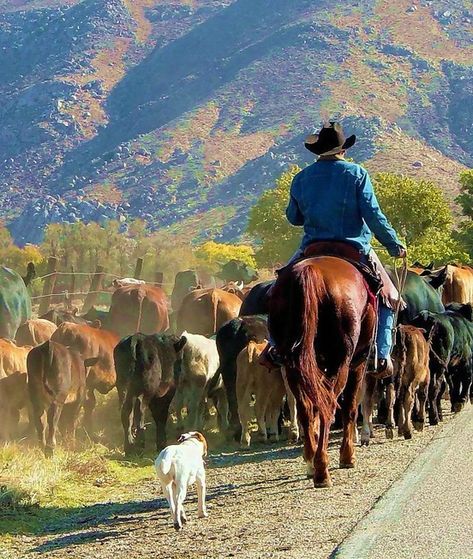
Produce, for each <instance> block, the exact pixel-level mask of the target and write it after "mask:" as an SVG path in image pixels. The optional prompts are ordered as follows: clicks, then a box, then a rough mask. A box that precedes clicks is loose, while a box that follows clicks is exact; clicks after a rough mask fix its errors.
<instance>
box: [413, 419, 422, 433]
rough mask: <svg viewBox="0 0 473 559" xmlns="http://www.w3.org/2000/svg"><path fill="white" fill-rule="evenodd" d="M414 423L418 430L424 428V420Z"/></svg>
mask: <svg viewBox="0 0 473 559" xmlns="http://www.w3.org/2000/svg"><path fill="white" fill-rule="evenodd" d="M413 425H414V429H415V430H416V431H423V430H424V422H423V421H414V422H413Z"/></svg>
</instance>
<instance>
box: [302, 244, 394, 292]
mask: <svg viewBox="0 0 473 559" xmlns="http://www.w3.org/2000/svg"><path fill="white" fill-rule="evenodd" d="M317 256H333V257H335V258H341V259H342V260H346V261H347V262H349V263H350V264H352V266H354V267H355V268H356V269H357V270H358V271H359V272H360V273H361V275H362V276H363V278H364V280H365V281H366V283H367V285H368V288H369V290H370V291H371V293H372V294H373V295H374V296H378V295H379V293H380V292H381V290H382V288H383V281H382V279H381V275H380V273H379V271H378V270H377V269H376V265H375V264H374V262H371V260H370V259H369V257H367V256H366V255H365V254H363V253H362V252H360V251H359V250H358V249H357V248H356V247H355V246H353V245H352V244H350V243H347V242H344V241H316V242H314V243H312V244H310V245H309V246H308V247H307V248H306V249H305V251H304V255H303V257H302V258H301V259H300V260H299V262H300V261H301V260H306V259H307V258H315V257H317Z"/></svg>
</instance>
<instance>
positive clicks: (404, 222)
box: [373, 173, 469, 263]
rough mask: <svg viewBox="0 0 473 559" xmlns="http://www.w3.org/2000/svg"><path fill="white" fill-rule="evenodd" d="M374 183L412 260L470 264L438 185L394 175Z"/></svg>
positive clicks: (376, 178)
mask: <svg viewBox="0 0 473 559" xmlns="http://www.w3.org/2000/svg"><path fill="white" fill-rule="evenodd" d="M373 183H374V187H375V191H376V195H377V197H378V200H379V203H380V205H381V207H382V208H383V211H384V213H385V214H386V216H387V217H388V219H389V221H390V222H391V224H392V225H393V227H394V229H395V230H396V231H397V233H398V235H399V236H400V237H401V239H402V240H403V241H404V242H405V243H406V245H407V248H408V252H409V259H410V260H411V261H415V260H418V261H420V262H430V261H434V262H437V263H443V262H451V261H454V260H455V261H459V262H466V261H468V259H469V257H468V254H467V253H466V252H465V250H464V248H463V246H462V243H461V242H460V241H459V239H458V238H457V236H456V234H455V232H454V229H453V225H454V219H453V214H452V211H451V209H450V206H449V204H448V201H447V199H446V198H445V195H444V193H443V192H442V190H441V189H440V188H439V187H438V186H437V185H436V184H435V183H433V182H431V181H425V180H415V179H413V178H410V177H406V176H402V175H396V174H392V173H378V174H377V175H375V176H374V180H373Z"/></svg>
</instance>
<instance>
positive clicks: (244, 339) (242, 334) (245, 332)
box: [214, 316, 269, 441]
mask: <svg viewBox="0 0 473 559" xmlns="http://www.w3.org/2000/svg"><path fill="white" fill-rule="evenodd" d="M268 336H269V333H268V326H267V324H266V320H265V319H264V318H261V317H258V316H242V317H238V318H234V319H233V320H230V321H229V322H227V323H226V324H224V325H223V326H222V327H221V328H220V330H219V331H218V332H217V336H216V343H217V350H218V354H219V357H220V366H219V368H218V370H217V373H216V375H215V377H214V381H216V380H217V379H218V378H220V375H222V379H223V384H224V386H225V390H226V392H227V398H228V408H229V412H230V418H229V423H230V430H231V433H232V435H234V437H235V440H238V441H239V440H240V436H241V425H240V419H239V417H238V403H237V398H236V359H237V357H238V354H239V353H240V351H241V350H242V349H243V348H245V347H246V346H247V345H248V343H249V342H250V341H255V342H259V343H260V342H262V341H264V340H265V339H268Z"/></svg>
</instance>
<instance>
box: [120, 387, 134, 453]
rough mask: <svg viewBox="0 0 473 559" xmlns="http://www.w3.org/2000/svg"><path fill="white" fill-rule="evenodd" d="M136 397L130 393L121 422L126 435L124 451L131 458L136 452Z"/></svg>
mask: <svg viewBox="0 0 473 559" xmlns="http://www.w3.org/2000/svg"><path fill="white" fill-rule="evenodd" d="M134 404H135V397H134V396H133V395H132V394H131V391H128V392H127V394H126V397H125V400H124V402H123V405H122V409H121V420H122V426H123V432H124V435H125V441H124V450H125V456H130V455H131V454H133V453H134V452H135V437H134V434H133V411H134Z"/></svg>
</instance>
